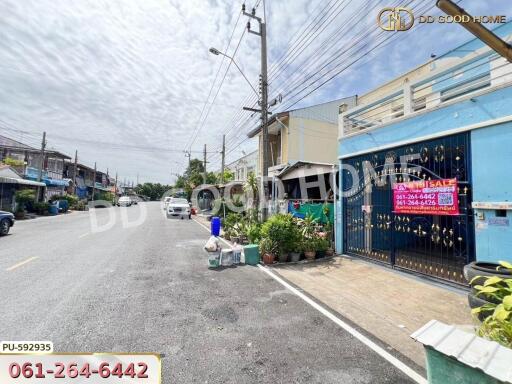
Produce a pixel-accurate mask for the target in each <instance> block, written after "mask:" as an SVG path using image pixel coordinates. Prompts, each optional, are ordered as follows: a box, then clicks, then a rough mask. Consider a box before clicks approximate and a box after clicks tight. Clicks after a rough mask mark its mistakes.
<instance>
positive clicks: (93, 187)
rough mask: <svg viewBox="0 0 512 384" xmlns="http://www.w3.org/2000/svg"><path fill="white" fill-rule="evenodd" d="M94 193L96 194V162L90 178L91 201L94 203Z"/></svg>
mask: <svg viewBox="0 0 512 384" xmlns="http://www.w3.org/2000/svg"><path fill="white" fill-rule="evenodd" d="M95 193H96V162H94V176H93V178H92V201H94V194H95Z"/></svg>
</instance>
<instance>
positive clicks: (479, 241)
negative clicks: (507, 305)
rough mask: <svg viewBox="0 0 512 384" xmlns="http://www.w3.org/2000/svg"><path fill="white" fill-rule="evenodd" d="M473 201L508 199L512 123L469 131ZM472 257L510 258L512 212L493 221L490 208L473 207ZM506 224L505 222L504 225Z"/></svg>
mask: <svg viewBox="0 0 512 384" xmlns="http://www.w3.org/2000/svg"><path fill="white" fill-rule="evenodd" d="M471 154H472V156H471V159H472V160H471V161H472V173H473V201H475V202H486V203H489V202H505V201H512V168H511V166H512V123H508V124H501V125H498V126H492V127H489V128H482V129H477V130H475V131H473V132H471ZM478 213H483V215H484V217H483V220H479V219H478V218H477V217H476V218H475V244H476V258H477V260H480V261H495V262H496V261H499V260H506V261H512V226H511V225H512V223H511V221H512V211H510V210H509V211H506V217H505V218H499V219H498V220H496V219H495V218H496V211H495V210H493V209H475V214H478ZM507 224H508V225H507Z"/></svg>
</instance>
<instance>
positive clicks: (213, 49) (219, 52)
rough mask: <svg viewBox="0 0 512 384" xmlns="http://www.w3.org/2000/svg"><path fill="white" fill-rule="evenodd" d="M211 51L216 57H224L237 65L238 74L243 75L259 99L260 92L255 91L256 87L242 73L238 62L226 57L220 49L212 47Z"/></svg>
mask: <svg viewBox="0 0 512 384" xmlns="http://www.w3.org/2000/svg"><path fill="white" fill-rule="evenodd" d="M209 51H210V53H212V54H214V55H215V56H219V55H221V56H224V57H226V58H228V59H229V60H231V62H232V63H233V64H235V67H236V69H238V72H240V73H241V75H242V76H243V77H244V79H245V81H246V82H247V84H249V86H250V87H251V89H252V90H253V92H254V93H255V94H256V96H258V97H259V94H258V91H256V89H254V87H253V86H252V84H251V82H250V81H249V79H248V78H247V76H245V74H244V72H243V71H242V69H241V68H240V67H239V66H238V64H237V63H236V61H235V59H234V58H233V57H231V56H229V55H226V54H225V53H223V52H221V51H219V50H218V49H216V48H213V47H212V48H210V49H209Z"/></svg>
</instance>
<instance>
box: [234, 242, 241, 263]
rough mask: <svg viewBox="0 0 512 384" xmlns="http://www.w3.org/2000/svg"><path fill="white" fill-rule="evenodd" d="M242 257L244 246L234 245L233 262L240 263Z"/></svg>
mask: <svg viewBox="0 0 512 384" xmlns="http://www.w3.org/2000/svg"><path fill="white" fill-rule="evenodd" d="M241 259H242V247H241V246H240V245H238V244H235V245H234V246H233V264H240V262H241Z"/></svg>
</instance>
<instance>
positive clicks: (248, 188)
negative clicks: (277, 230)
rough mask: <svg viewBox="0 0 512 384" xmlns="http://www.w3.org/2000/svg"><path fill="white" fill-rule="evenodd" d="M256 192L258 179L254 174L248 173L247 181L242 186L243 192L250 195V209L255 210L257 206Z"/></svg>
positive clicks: (257, 196)
mask: <svg viewBox="0 0 512 384" xmlns="http://www.w3.org/2000/svg"><path fill="white" fill-rule="evenodd" d="M258 191H259V190H258V178H257V177H256V175H255V174H254V172H250V173H249V174H248V175H247V180H246V181H245V184H244V192H245V193H248V194H251V195H252V204H251V208H256V207H258V206H259V195H258V193H259V192H258Z"/></svg>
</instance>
